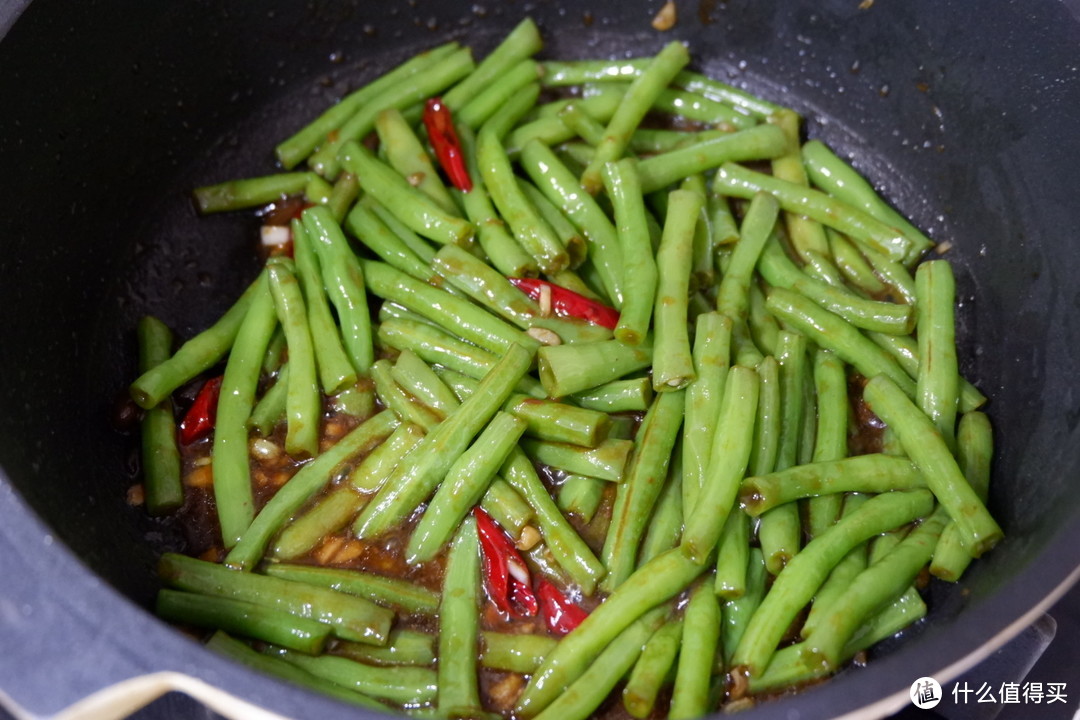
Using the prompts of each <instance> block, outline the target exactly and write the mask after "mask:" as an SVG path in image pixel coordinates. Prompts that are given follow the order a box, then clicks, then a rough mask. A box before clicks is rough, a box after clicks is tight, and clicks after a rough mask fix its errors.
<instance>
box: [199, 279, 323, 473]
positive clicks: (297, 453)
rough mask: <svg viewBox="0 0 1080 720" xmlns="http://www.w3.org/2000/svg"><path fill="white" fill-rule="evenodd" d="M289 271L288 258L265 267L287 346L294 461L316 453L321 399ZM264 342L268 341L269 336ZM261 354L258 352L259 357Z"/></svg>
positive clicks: (288, 443)
mask: <svg viewBox="0 0 1080 720" xmlns="http://www.w3.org/2000/svg"><path fill="white" fill-rule="evenodd" d="M293 268H294V265H293V263H292V261H291V260H289V259H288V258H271V259H270V260H269V261H267V263H266V269H267V277H268V279H269V281H270V290H271V294H272V295H273V298H274V306H275V307H276V308H277V316H278V320H280V321H281V326H282V327H283V328H285V338H286V340H287V342H288V344H289V387H288V391H287V395H286V398H285V420H286V434H285V451H286V452H288V453H289V454H290V455H292V456H294V457H305V456H314V455H317V454H318V452H319V429H320V419H321V417H322V395H321V394H320V393H319V384H318V380H317V379H316V365H315V350H314V348H313V347H312V342H311V331H310V329H309V328H308V322H307V308H306V306H305V305H304V298H303V294H302V293H301V292H300V284H299V282H298V281H297V279H296V274H295V271H294V269H293ZM271 332H272V330H271ZM267 338H268V339H269V335H267ZM263 349H265V348H263ZM261 352H262V350H260V357H261ZM256 380H257V378H256ZM249 412H250V411H249ZM246 421H247V417H246V415H245V417H244V419H243V421H242V422H241V426H242V427H243V432H244V438H245V444H246V437H247V427H246V425H244V424H243V423H244V422H246ZM215 457H216V453H215Z"/></svg>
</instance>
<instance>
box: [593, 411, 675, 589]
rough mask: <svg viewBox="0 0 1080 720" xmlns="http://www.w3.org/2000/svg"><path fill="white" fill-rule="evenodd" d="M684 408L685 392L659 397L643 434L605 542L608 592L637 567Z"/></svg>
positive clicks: (644, 423) (617, 497) (643, 425)
mask: <svg viewBox="0 0 1080 720" xmlns="http://www.w3.org/2000/svg"><path fill="white" fill-rule="evenodd" d="M684 404H685V400H684V398H683V392H682V391H673V392H667V393H660V394H659V395H658V396H657V398H656V400H655V401H654V402H653V404H652V406H651V407H650V408H649V412H648V413H646V414H645V419H644V420H643V421H642V423H641V427H640V428H639V429H638V433H637V438H636V439H635V440H634V455H633V458H632V459H631V461H630V467H629V468H628V470H627V476H626V480H625V482H623V483H622V484H621V485H620V486H619V488H618V490H617V492H616V495H615V507H614V509H613V510H612V514H611V524H610V525H609V526H608V531H607V536H606V537H605V539H604V549H603V560H604V565H605V566H606V567H607V570H608V573H607V576H606V577H605V578H604V586H605V589H607V590H609V591H610V590H614V589H615V588H617V587H618V586H619V585H620V584H621V583H623V582H625V581H627V579H628V578H629V577H630V576H631V574H633V572H634V568H635V567H636V566H637V557H638V551H639V549H640V546H641V540H642V538H643V537H644V536H645V528H646V526H647V525H648V522H649V517H650V516H651V515H652V511H653V507H654V506H655V505H656V499H657V497H658V496H659V495H660V490H661V489H662V487H663V479H664V478H666V477H667V473H668V464H669V463H670V461H671V454H672V450H673V449H674V448H675V440H676V438H677V437H678V435H679V428H680V427H681V426H682V419H683V407H684ZM619 442H627V441H625V440H623V441H619Z"/></svg>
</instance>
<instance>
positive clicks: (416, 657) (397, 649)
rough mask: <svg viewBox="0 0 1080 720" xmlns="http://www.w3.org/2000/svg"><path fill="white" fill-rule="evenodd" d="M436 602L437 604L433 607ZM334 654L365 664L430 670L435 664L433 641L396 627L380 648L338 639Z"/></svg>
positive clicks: (427, 636)
mask: <svg viewBox="0 0 1080 720" xmlns="http://www.w3.org/2000/svg"><path fill="white" fill-rule="evenodd" d="M437 606H438V603H437V601H436V607H437ZM334 653H335V654H336V655H341V656H342V657H347V658H349V659H350V660H355V661H356V662H361V663H364V664H365V665H380V666H390V667H398V666H402V665H405V666H409V665H413V666H416V665H419V666H421V667H430V666H432V665H434V664H435V660H436V659H437V657H438V656H437V655H436V654H435V638H434V637H433V636H432V635H429V634H428V633H426V632H419V631H417V630H405V629H402V628H395V629H393V630H391V631H390V639H389V640H387V642H386V645H384V646H382V647H378V646H374V645H364V644H362V643H352V642H346V641H344V640H339V641H338V642H337V644H336V645H335V646H334Z"/></svg>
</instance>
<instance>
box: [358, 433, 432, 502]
mask: <svg viewBox="0 0 1080 720" xmlns="http://www.w3.org/2000/svg"><path fill="white" fill-rule="evenodd" d="M423 437H424V431H423V430H422V429H421V428H419V427H417V426H416V425H413V424H411V423H404V424H402V425H398V427H397V428H396V429H395V430H394V432H392V433H391V434H390V437H388V438H387V439H386V440H384V441H383V442H382V443H381V444H380V445H379V446H378V447H377V448H375V449H374V450H372V451H371V452H370V453H368V455H367V457H365V458H364V459H363V460H362V461H361V462H360V464H359V465H357V466H356V467H355V468H354V469H353V471H352V472H351V473H349V482H350V483H352V485H353V487H355V488H356V489H357V490H360V491H361V492H365V493H372V492H375V491H376V490H378V489H379V487H380V486H381V485H382V484H383V482H385V481H386V478H388V477H390V473H391V472H392V471H393V470H394V468H395V467H397V465H398V463H400V462H401V460H402V459H403V458H404V457H405V456H406V455H408V454H409V453H410V452H412V450H413V448H415V447H416V445H417V443H419V442H420V440H421V439H422V438H423Z"/></svg>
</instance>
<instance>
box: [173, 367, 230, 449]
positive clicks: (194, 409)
mask: <svg viewBox="0 0 1080 720" xmlns="http://www.w3.org/2000/svg"><path fill="white" fill-rule="evenodd" d="M220 395H221V376H218V377H216V378H211V379H209V380H207V381H206V382H205V383H203V386H202V387H201V388H199V394H198V395H196V396H195V402H193V403H191V407H189V408H188V411H187V413H186V414H185V415H184V419H183V420H181V421H180V442H181V443H182V444H184V445H190V444H191V443H193V442H195V441H196V440H201V439H202V438H204V437H206V436H207V435H209V434H210V431H211V430H213V429H214V421H215V420H216V419H217V404H218V397H219V396H220Z"/></svg>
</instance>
